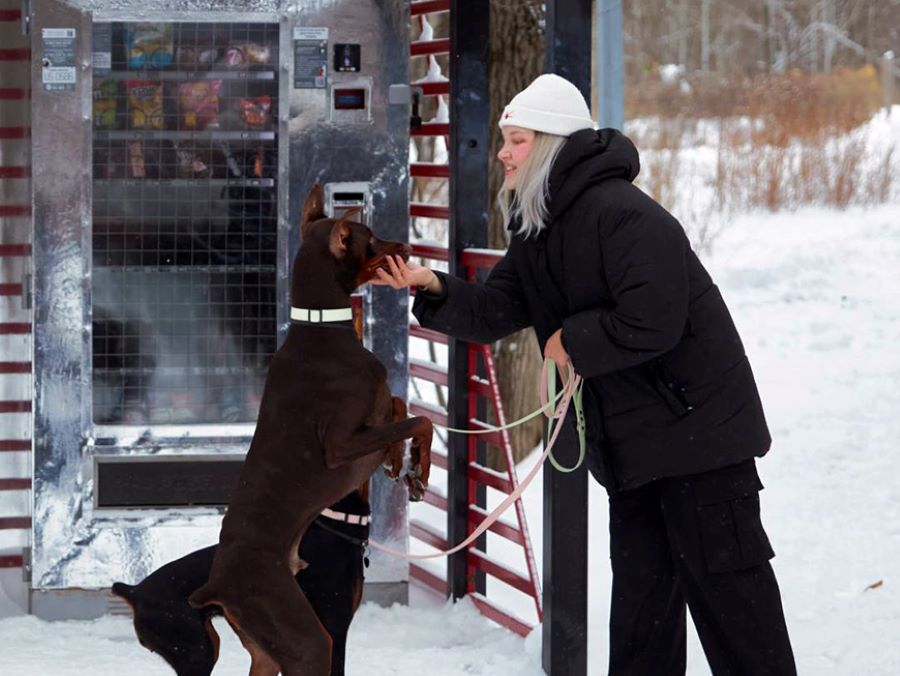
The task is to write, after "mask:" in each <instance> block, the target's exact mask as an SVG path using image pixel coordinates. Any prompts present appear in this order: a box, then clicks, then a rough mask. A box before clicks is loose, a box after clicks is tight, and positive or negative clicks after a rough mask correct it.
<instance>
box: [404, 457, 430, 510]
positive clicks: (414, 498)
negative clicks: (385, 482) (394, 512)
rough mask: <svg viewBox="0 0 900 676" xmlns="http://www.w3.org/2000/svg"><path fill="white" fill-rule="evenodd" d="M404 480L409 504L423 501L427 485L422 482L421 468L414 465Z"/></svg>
mask: <svg viewBox="0 0 900 676" xmlns="http://www.w3.org/2000/svg"><path fill="white" fill-rule="evenodd" d="M404 479H405V480H406V488H407V490H408V491H409V500H410V502H421V501H422V500H424V499H425V491H427V490H428V484H427V483H426V482H425V481H423V480H422V466H421V465H415V466H414V467H410V468H409V471H408V472H407V473H406V476H405V477H404Z"/></svg>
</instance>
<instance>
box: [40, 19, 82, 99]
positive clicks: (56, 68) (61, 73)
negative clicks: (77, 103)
mask: <svg viewBox="0 0 900 676" xmlns="http://www.w3.org/2000/svg"><path fill="white" fill-rule="evenodd" d="M41 39H42V41H43V54H42V55H41V82H42V83H43V86H44V90H45V91H48V92H50V91H67V90H74V89H75V29H74V28H44V29H42V30H41Z"/></svg>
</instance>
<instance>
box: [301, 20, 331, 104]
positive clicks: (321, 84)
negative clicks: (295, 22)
mask: <svg viewBox="0 0 900 676" xmlns="http://www.w3.org/2000/svg"><path fill="white" fill-rule="evenodd" d="M327 84H328V29H327V28H310V27H307V26H297V27H295V28H294V89H325V87H326V86H327Z"/></svg>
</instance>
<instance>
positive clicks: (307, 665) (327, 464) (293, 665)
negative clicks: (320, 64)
mask: <svg viewBox="0 0 900 676" xmlns="http://www.w3.org/2000/svg"><path fill="white" fill-rule="evenodd" d="M351 216H352V214H345V215H344V216H343V217H342V218H340V219H333V218H327V217H326V215H325V212H324V204H323V199H322V190H321V188H319V186H315V187H314V188H313V190H312V191H311V192H310V194H309V196H308V197H307V199H306V202H305V204H304V207H303V217H302V222H301V235H302V245H301V247H300V250H299V251H298V253H297V257H296V259H295V262H294V269H293V277H292V280H291V300H292V303H293V307H292V310H291V314H292V317H296V318H297V321H294V322H293V323H292V324H291V326H290V328H289V330H288V334H287V337H286V339H285V341H284V343H283V344H282V346H281V347H280V348H279V349H278V351H277V352H276V353H275V356H274V357H273V358H272V362H271V364H270V366H269V371H268V375H267V377H266V384H265V389H264V391H263V398H262V403H261V405H260V413H259V418H258V420H257V425H256V433H255V434H254V436H253V440H252V442H251V443H250V450H249V451H248V453H247V459H246V461H245V462H244V466H243V468H242V470H241V475H240V478H239V480H238V486H237V488H236V489H235V491H234V493H233V495H232V498H231V501H230V503H229V507H228V512H227V513H226V514H225V518H224V519H223V521H222V530H221V533H220V535H219V547H218V549H217V550H216V553H215V556H214V557H213V564H212V568H211V570H210V574H209V580H208V581H207V582H206V584H204V585H203V586H202V587H200V588H199V589H198V590H196V591H195V592H194V593H192V594H191V596H190V598H189V601H190V603H191V605H193V606H194V607H197V608H203V607H206V606H209V605H217V606H220V607H221V608H222V610H223V613H224V615H225V618H226V619H227V620H228V622H229V624H230V625H231V626H232V628H233V629H234V630H235V632H236V633H237V634H238V637H239V638H240V639H241V642H242V643H243V644H244V647H245V648H247V650H248V651H249V652H250V655H251V660H252V666H251V673H253V674H254V676H275V674H277V673H278V672H279V671H280V672H281V673H282V674H283V676H327V674H328V673H329V671H330V662H331V638H330V637H329V636H328V633H327V632H326V631H325V630H324V629H323V627H322V624H321V622H320V621H319V619H318V617H317V616H316V614H315V611H314V610H313V607H312V605H311V604H310V602H309V600H308V599H307V598H306V597H305V596H304V595H303V593H302V592H301V591H300V588H299V586H298V585H297V584H296V582H295V580H294V576H295V575H296V574H297V573H298V572H299V570H300V569H301V567H302V562H301V560H300V558H299V557H298V555H297V551H298V546H299V544H300V543H301V542H302V539H303V538H304V537H305V534H306V533H307V529H309V527H310V525H311V524H312V523H313V521H315V519H316V518H317V517H318V515H319V513H320V512H321V511H322V510H323V509H324V508H326V507H327V506H328V505H330V504H332V503H334V502H335V501H337V500H338V499H340V498H341V496H344V495H347V494H348V493H350V491H351V490H353V488H354V487H356V486H359V485H361V484H362V482H363V481H365V480H366V479H368V478H369V477H370V476H371V474H372V473H373V472H374V471H375V470H376V469H377V468H378V467H379V466H380V465H381V464H383V463H385V464H388V465H390V469H391V472H392V475H393V476H394V477H395V478H396V477H397V476H398V475H399V471H400V459H402V454H403V448H404V443H405V440H406V439H412V443H411V447H410V455H411V459H412V467H411V469H410V471H409V472H408V474H407V475H406V481H407V486H408V488H409V492H410V497H411V499H414V500H418V499H422V497H423V496H424V491H425V490H426V487H427V481H428V475H429V470H430V466H431V463H430V453H431V439H432V425H431V421H430V420H428V418H425V417H421V416H420V417H414V418H407V415H406V404H405V402H404V401H403V400H401V399H399V398H397V397H392V396H391V393H390V390H389V389H388V386H387V370H386V369H385V367H384V366H383V365H382V364H381V363H380V362H379V361H378V359H376V358H375V355H373V354H372V353H371V352H369V351H368V350H366V349H365V348H364V347H363V346H362V345H360V343H359V341H358V340H357V338H356V335H355V332H354V331H353V330H352V329H353V327H352V322H344V323H341V322H338V321H335V322H324V321H320V320H323V319H325V318H326V316H330V315H333V316H336V317H338V318H340V317H342V316H345V312H349V309H350V295H351V293H352V292H353V291H354V290H355V289H356V287H358V286H359V285H361V284H364V283H366V282H368V281H370V280H371V279H372V278H373V277H375V271H376V270H377V269H378V268H379V267H381V268H385V267H386V266H387V256H389V255H399V256H402V257H403V258H407V257H408V256H409V252H410V249H409V247H408V246H407V245H406V244H402V243H399V242H388V241H384V240H380V239H378V238H377V237H375V236H374V234H373V233H372V231H371V230H370V229H369V228H368V227H366V226H365V225H364V224H362V223H356V222H354V221H352V220H351ZM344 324H346V325H344Z"/></svg>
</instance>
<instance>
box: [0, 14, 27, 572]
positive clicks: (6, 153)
mask: <svg viewBox="0 0 900 676" xmlns="http://www.w3.org/2000/svg"><path fill="white" fill-rule="evenodd" d="M19 4H20V3H18V2H13V1H12V0H3V1H2V2H0V42H2V44H3V48H2V49H0V69H2V71H3V73H4V75H3V78H2V80H0V120H2V122H0V308H2V311H0V468H12V467H15V468H16V469H0V568H18V567H21V566H22V563H23V561H22V547H23V545H22V544H21V543H23V542H25V543H27V541H28V536H29V533H30V530H31V517H30V516H29V512H30V507H29V505H30V491H31V477H30V476H21V473H22V472H24V471H26V470H27V469H28V468H30V466H31V462H30V453H31V439H30V432H29V429H30V415H31V399H30V394H29V391H30V382H31V360H30V354H29V353H30V347H29V337H30V335H31V316H30V312H29V311H28V309H27V307H26V306H25V304H24V303H22V302H20V301H19V298H20V297H26V296H27V289H23V283H22V280H23V276H24V274H25V272H26V270H28V269H29V265H30V259H31V244H30V240H31V227H30V226H31V200H30V196H29V177H30V175H31V168H30V166H29V157H30V153H29V141H30V124H29V117H28V116H29V99H30V93H31V92H30V87H29V80H30V69H29V63H30V50H29V49H28V39H27V37H26V36H25V35H24V34H23V32H22V23H21V22H22V14H21V10H20V9H19ZM23 291H24V292H25V294H26V296H23ZM23 385H24V387H23ZM14 455H18V456H19V457H18V458H15V459H13V456H14ZM17 470H18V471H17ZM14 474H18V476H14ZM29 474H30V472H29ZM11 475H13V476H11Z"/></svg>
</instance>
